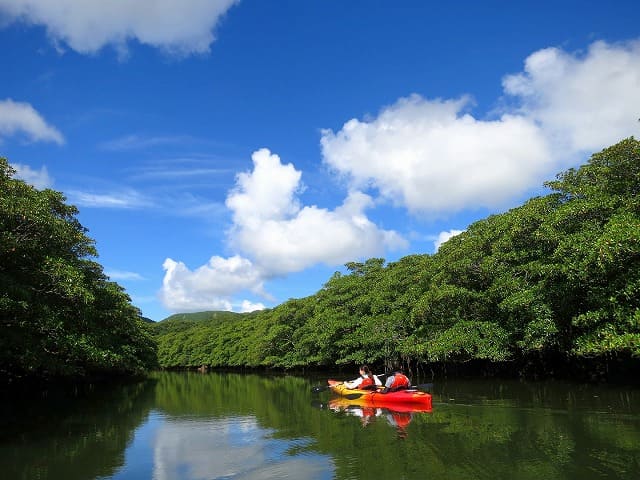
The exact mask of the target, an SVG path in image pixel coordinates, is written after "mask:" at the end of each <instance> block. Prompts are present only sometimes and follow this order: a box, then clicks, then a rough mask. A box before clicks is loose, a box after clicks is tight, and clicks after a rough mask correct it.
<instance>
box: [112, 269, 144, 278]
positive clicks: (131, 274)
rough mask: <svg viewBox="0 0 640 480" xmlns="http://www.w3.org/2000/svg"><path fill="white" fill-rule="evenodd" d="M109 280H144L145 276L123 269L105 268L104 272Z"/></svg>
mask: <svg viewBox="0 0 640 480" xmlns="http://www.w3.org/2000/svg"><path fill="white" fill-rule="evenodd" d="M104 273H105V274H106V275H107V276H108V277H109V278H110V279H111V280H136V281H137V280H144V279H145V278H144V277H143V276H142V275H140V274H139V273H136V272H127V271H123V270H105V272H104Z"/></svg>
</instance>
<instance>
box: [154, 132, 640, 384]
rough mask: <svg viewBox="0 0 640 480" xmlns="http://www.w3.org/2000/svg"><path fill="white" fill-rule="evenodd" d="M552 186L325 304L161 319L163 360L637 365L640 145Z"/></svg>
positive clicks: (329, 289) (362, 267)
mask: <svg viewBox="0 0 640 480" xmlns="http://www.w3.org/2000/svg"><path fill="white" fill-rule="evenodd" d="M546 186H547V187H549V189H550V191H551V193H549V194H548V195H546V196H541V197H535V198H532V199H531V200H529V201H528V202H526V203H525V204H524V205H522V206H520V207H518V208H514V209H512V210H510V211H508V212H506V213H503V214H500V215H492V216H490V217H488V218H486V219H484V220H481V221H478V222H476V223H474V224H472V225H470V226H469V228H468V229H467V230H466V231H465V232H464V233H462V234H460V235H458V236H456V237H454V238H452V239H450V240H449V241H448V242H446V243H445V244H443V245H442V246H441V248H440V250H439V251H438V252H437V253H436V254H434V255H411V256H407V257H404V258H402V259H400V260H399V261H397V262H393V263H389V264H385V261H384V260H383V259H377V258H373V259H369V260H367V261H366V262H364V263H349V264H347V265H346V267H347V269H348V270H349V273H348V274H346V275H344V274H340V273H336V274H334V276H333V277H332V278H331V279H329V281H328V282H327V283H326V284H325V285H324V287H323V288H322V289H321V290H320V291H318V292H317V293H316V294H315V295H312V296H310V297H307V298H302V299H294V300H289V301H287V302H285V303H283V304H281V305H280V306H278V307H276V308H273V309H271V310H267V311H262V312H257V313H252V314H248V315H230V316H220V315H217V316H216V317H212V318H209V319H207V318H205V319H202V318H200V319H198V320H195V321H189V320H188V319H182V320H179V321H178V320H169V321H166V322H161V323H160V324H159V325H157V326H156V329H157V330H156V331H157V337H156V338H157V341H158V345H159V361H160V364H161V366H163V367H168V368H171V367H188V366H199V365H211V366H238V367H240V366H250V367H255V366H267V367H284V368H293V367H314V366H329V365H334V364H354V363H362V362H366V363H370V364H374V365H389V364H391V363H395V362H402V363H405V364H414V365H415V364H418V365H424V364H426V363H433V362H438V363H440V364H453V365H460V364H462V363H464V362H469V361H474V362H494V363H495V362H507V364H508V365H517V366H518V368H522V367H523V366H526V365H527V364H531V363H537V364H538V365H542V366H543V369H544V370H545V372H547V373H549V372H550V371H552V370H554V368H556V367H557V366H558V364H559V363H561V362H565V361H566V360H570V361H571V362H574V363H576V362H577V363H580V362H582V363H586V362H587V360H592V359H598V360H602V361H603V362H604V363H601V365H605V366H606V365H607V363H608V362H609V363H610V362H619V361H622V362H632V363H634V362H635V363H634V364H636V365H637V360H638V358H639V357H640V199H639V197H638V194H639V193H640V142H638V141H636V140H635V139H633V138H630V139H627V140H624V141H622V142H620V143H618V144H617V145H614V146H612V147H610V148H607V149H605V150H603V151H602V152H600V153H597V154H595V155H593V156H592V157H591V159H590V160H589V162H588V163H587V164H585V165H583V166H582V167H580V168H579V169H570V170H568V171H566V172H564V173H562V174H560V175H558V176H557V178H556V180H554V181H551V182H548V183H547V184H546ZM187 318H188V317H187ZM590 365H592V364H591V363H590ZM509 368H511V367H509Z"/></svg>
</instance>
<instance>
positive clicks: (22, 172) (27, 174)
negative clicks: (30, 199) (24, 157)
mask: <svg viewBox="0 0 640 480" xmlns="http://www.w3.org/2000/svg"><path fill="white" fill-rule="evenodd" d="M11 166H12V167H13V168H14V169H15V170H16V174H15V177H16V178H19V179H21V180H24V181H25V182H27V183H28V184H29V185H33V186H34V187H36V188H37V189H39V190H42V189H44V188H50V187H51V186H52V185H53V179H52V178H51V177H50V176H49V172H48V170H47V167H45V166H44V165H43V166H42V167H41V168H40V170H34V169H32V168H31V167H30V166H29V165H22V164H21V163H12V164H11Z"/></svg>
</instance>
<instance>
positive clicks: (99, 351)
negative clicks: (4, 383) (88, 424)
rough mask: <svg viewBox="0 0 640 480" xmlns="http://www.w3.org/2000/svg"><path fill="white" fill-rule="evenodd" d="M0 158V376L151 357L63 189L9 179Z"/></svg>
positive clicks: (103, 366)
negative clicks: (67, 201)
mask: <svg viewBox="0 0 640 480" xmlns="http://www.w3.org/2000/svg"><path fill="white" fill-rule="evenodd" d="M14 173H15V172H14V171H13V169H11V167H10V166H9V165H8V162H7V161H6V160H5V159H2V158H0V319H2V320H0V332H1V335H0V375H2V376H5V377H6V376H9V377H14V376H18V377H19V376H24V375H27V376H40V377H47V376H81V375H94V374H137V373H141V372H143V371H145V370H146V369H148V368H151V367H153V366H154V365H155V364H156V347H155V344H154V342H153V340H152V339H151V337H150V335H149V332H148V330H147V328H146V327H145V326H144V325H143V324H142V321H141V320H140V312H139V311H138V309H137V308H135V307H133V306H132V305H131V302H130V299H129V297H128V296H127V295H126V293H124V290H123V289H122V287H120V286H119V285H117V284H115V283H113V282H109V281H107V277H106V276H105V275H104V273H103V271H102V267H101V266H100V265H99V264H97V263H96V262H93V261H92V260H90V257H92V256H95V255H96V254H97V253H96V250H95V247H94V241H93V240H92V239H91V238H89V237H88V236H87V235H86V229H85V228H84V227H83V226H82V225H81V224H80V222H79V221H78V220H77V219H76V218H75V216H76V215H77V213H78V210H77V209H76V208H75V207H74V206H70V205H66V204H65V203H64V202H65V198H64V197H63V196H62V194H61V193H59V192H55V191H53V190H37V189H35V188H33V187H31V186H29V185H27V184H26V183H25V182H23V181H21V180H16V179H13V178H11V177H12V175H13V174H14Z"/></svg>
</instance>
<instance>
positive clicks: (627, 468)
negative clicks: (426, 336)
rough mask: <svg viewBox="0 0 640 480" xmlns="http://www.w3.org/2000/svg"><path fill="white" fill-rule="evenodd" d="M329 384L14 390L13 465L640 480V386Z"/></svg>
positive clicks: (7, 431) (67, 472) (161, 474)
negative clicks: (410, 399) (358, 401)
mask: <svg viewBox="0 0 640 480" xmlns="http://www.w3.org/2000/svg"><path fill="white" fill-rule="evenodd" d="M318 380H319V379H318V378H314V379H311V378H306V377H298V376H284V375H241V374H228V373H209V374H204V375H200V374H184V373H160V374H157V375H155V376H154V379H153V380H152V381H147V382H143V383H140V384H134V385H128V386H121V387H113V386H112V387H110V388H107V389H105V388H102V389H95V390H94V391H90V392H86V393H85V394H82V395H68V396H64V397H57V396H53V395H46V396H43V397H38V398H32V399H31V401H30V402H29V401H24V399H20V400H14V399H8V400H9V401H8V402H5V403H4V405H2V408H1V409H0V465H1V466H2V468H3V469H2V471H1V472H0V475H1V476H2V478H8V479H25V480H26V479H29V480H30V479H35V478H37V479H41V480H45V479H46V480H67V479H72V480H74V479H77V480H84V479H87V480H89V479H100V480H103V479H113V480H131V479H133V480H137V479H145V480H147V479H155V480H167V479H172V480H191V479H231V478H233V479H262V478H291V479H293V478H296V479H297V478H300V479H335V480H343V479H344V480H346V479H349V480H352V479H359V478H405V479H413V478H416V479H418V478H420V479H421V478H447V479H451V480H455V479H468V478H474V479H491V480H498V479H505V480H506V479H509V480H511V479H515V480H529V479H532V480H533V479H535V480H540V479H542V478H544V479H545V480H547V479H551V480H566V479H573V478H579V479H581V480H583V479H585V480H591V479H596V478H598V479H600V478H616V479H622V480H626V479H629V480H631V479H633V480H637V479H638V478H640V390H638V389H633V388H625V387H622V388H621V387H607V386H592V385H591V386H585V385H571V384H566V383H560V382H558V383H526V382H498V381H472V382H466V381H449V382H440V383H438V382H435V385H434V388H433V391H432V394H433V411H432V412H428V413H427V412H416V411H402V410H401V409H400V410H390V409H389V408H387V407H385V408H368V407H366V406H363V405H354V404H349V402H348V401H345V399H339V398H332V397H331V395H330V394H329V392H323V394H320V395H317V396H315V397H314V396H312V392H311V387H312V386H313V385H314V384H317V383H318ZM314 401H315V403H312V402H314ZM320 405H322V408H316V407H317V406H320ZM398 439H402V441H397V440H398Z"/></svg>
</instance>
